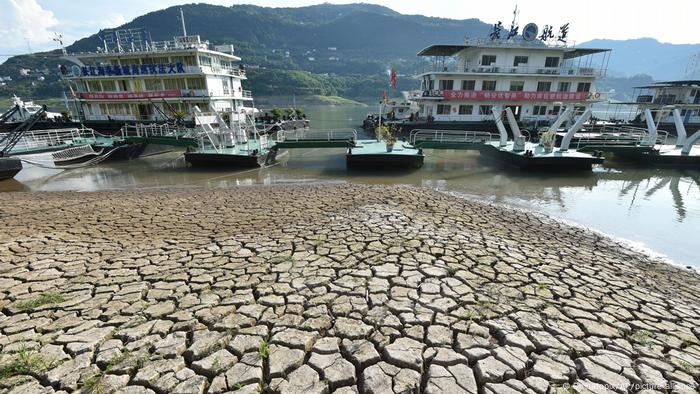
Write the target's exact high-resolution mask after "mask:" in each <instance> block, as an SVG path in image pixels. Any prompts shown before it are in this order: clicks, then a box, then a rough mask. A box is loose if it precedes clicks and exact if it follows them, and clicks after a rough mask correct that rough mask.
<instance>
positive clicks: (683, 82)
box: [634, 80, 700, 89]
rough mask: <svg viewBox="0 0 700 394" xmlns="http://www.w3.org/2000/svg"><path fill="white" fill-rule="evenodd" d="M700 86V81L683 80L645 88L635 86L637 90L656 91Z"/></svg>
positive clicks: (653, 84)
mask: <svg viewBox="0 0 700 394" xmlns="http://www.w3.org/2000/svg"><path fill="white" fill-rule="evenodd" d="M698 85H700V81H699V80H681V81H664V82H655V83H652V84H651V85H645V86H635V87H634V88H635V89H655V88H672V87H683V86H698Z"/></svg>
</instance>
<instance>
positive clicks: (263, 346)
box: [258, 341, 270, 358]
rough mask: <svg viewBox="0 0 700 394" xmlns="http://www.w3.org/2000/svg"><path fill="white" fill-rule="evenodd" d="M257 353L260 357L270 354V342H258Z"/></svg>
mask: <svg viewBox="0 0 700 394" xmlns="http://www.w3.org/2000/svg"><path fill="white" fill-rule="evenodd" d="M258 354H259V355H260V357H262V358H268V357H269V356H270V344H269V343H267V341H262V342H260V347H259V348H258Z"/></svg>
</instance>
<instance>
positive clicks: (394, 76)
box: [391, 64, 396, 88]
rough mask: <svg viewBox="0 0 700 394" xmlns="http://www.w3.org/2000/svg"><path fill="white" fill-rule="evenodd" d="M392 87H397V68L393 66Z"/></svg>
mask: <svg viewBox="0 0 700 394" xmlns="http://www.w3.org/2000/svg"><path fill="white" fill-rule="evenodd" d="M391 87H392V88H395V87H396V67H394V65H393V64H392V65H391Z"/></svg>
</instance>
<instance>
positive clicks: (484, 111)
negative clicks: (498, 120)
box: [479, 105, 491, 115]
mask: <svg viewBox="0 0 700 394" xmlns="http://www.w3.org/2000/svg"><path fill="white" fill-rule="evenodd" d="M479 115H491V106H490V105H480V106H479Z"/></svg>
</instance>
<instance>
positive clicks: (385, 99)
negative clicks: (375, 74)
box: [384, 89, 388, 104]
mask: <svg viewBox="0 0 700 394" xmlns="http://www.w3.org/2000/svg"><path fill="white" fill-rule="evenodd" d="M387 101H388V100H387V98H386V89H384V104H386V103H387Z"/></svg>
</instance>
